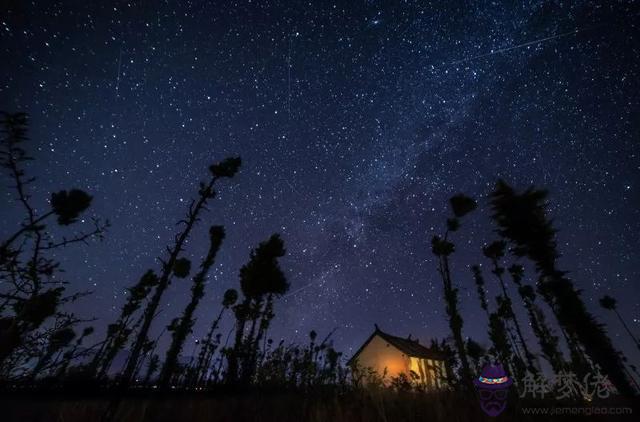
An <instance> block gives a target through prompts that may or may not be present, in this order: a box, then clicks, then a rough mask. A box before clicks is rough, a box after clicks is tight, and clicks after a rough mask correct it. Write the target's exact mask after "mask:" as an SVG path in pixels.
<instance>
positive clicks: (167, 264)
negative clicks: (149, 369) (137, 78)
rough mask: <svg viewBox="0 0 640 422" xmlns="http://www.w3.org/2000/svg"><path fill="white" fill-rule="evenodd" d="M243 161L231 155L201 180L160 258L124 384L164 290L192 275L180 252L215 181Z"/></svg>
mask: <svg viewBox="0 0 640 422" xmlns="http://www.w3.org/2000/svg"><path fill="white" fill-rule="evenodd" d="M240 164H241V161H240V158H239V157H238V158H227V159H226V160H224V161H222V162H221V163H220V164H214V165H212V166H211V167H209V170H210V172H211V179H209V181H208V182H207V183H204V182H201V183H200V189H199V190H198V199H197V200H192V201H191V204H190V205H189V209H188V211H187V215H186V218H185V219H184V220H181V221H180V223H181V224H183V225H184V228H183V229H182V231H181V232H180V233H178V234H177V235H176V236H175V241H174V244H173V245H172V246H171V247H167V253H168V254H169V256H168V258H167V259H166V260H164V259H161V260H160V262H161V264H162V270H161V272H160V276H159V278H158V284H157V285H156V287H155V291H154V294H153V296H152V298H151V300H150V302H149V304H148V305H147V307H146V309H145V311H144V317H143V321H142V325H141V327H140V330H139V332H138V336H137V338H136V340H135V342H134V344H133V347H132V349H131V356H130V357H129V361H128V362H127V365H126V367H125V370H124V372H123V374H122V377H121V383H122V385H123V386H126V385H128V384H129V382H130V381H131V378H132V377H133V375H134V372H135V370H136V367H137V365H138V360H139V358H140V354H141V352H142V347H143V345H144V343H145V341H146V340H147V336H148V333H149V329H150V328H151V323H152V322H153V320H154V319H155V317H156V311H157V309H158V306H160V301H161V299H162V296H163V295H164V292H165V291H166V289H167V287H169V284H170V282H171V279H172V276H173V275H175V276H176V277H186V276H187V275H188V272H189V267H190V264H187V261H186V258H181V257H180V254H181V253H182V252H183V249H184V245H185V242H186V240H187V239H188V238H189V235H190V234H191V231H192V230H193V228H194V226H195V224H196V223H197V222H198V220H199V216H200V213H202V212H203V211H204V210H205V209H206V205H207V203H208V201H209V200H210V199H212V198H213V197H214V196H215V190H214V186H215V183H216V182H217V181H218V180H219V179H221V178H232V177H233V176H234V175H235V174H236V173H237V171H238V169H239V168H240Z"/></svg>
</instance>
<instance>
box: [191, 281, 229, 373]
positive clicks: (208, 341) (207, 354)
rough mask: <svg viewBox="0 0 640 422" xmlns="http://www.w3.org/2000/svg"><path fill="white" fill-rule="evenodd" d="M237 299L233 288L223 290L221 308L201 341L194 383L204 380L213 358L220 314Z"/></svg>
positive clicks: (217, 340) (218, 338) (218, 339)
mask: <svg viewBox="0 0 640 422" xmlns="http://www.w3.org/2000/svg"><path fill="white" fill-rule="evenodd" d="M237 301H238V292H237V290H235V289H227V290H226V291H225V292H224V296H223V299H222V309H221V310H220V313H219V314H218V316H217V317H216V318H215V319H214V320H213V323H212V324H211V328H210V329H209V332H208V333H207V336H206V337H205V338H204V340H203V341H202V343H201V348H200V353H199V354H198V360H197V363H196V370H195V377H194V383H195V384H196V385H198V384H200V383H201V382H203V381H204V379H205V377H206V376H207V374H208V373H209V368H210V366H211V359H212V358H213V354H214V353H215V351H216V348H217V346H218V345H219V343H220V337H219V336H218V337H217V339H216V341H215V342H214V336H213V335H214V333H215V331H216V330H217V329H218V325H219V324H220V320H221V319H222V315H223V314H224V312H225V311H226V310H227V309H229V308H230V307H232V306H233V305H235V303H236V302H237Z"/></svg>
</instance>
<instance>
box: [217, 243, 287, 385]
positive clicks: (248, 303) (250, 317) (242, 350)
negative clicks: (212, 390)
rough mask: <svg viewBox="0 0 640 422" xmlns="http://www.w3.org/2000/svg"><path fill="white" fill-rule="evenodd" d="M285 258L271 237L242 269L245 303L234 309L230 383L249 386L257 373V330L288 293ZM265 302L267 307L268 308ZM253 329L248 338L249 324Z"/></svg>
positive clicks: (241, 286)
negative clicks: (281, 260)
mask: <svg viewBox="0 0 640 422" xmlns="http://www.w3.org/2000/svg"><path fill="white" fill-rule="evenodd" d="M284 254H285V249H284V242H283V241H282V239H281V238H280V236H279V235H277V234H274V235H272V236H271V237H270V238H269V240H267V241H265V242H261V243H260V244H259V245H258V247H257V248H256V249H254V250H253V251H251V256H250V258H249V262H248V263H247V264H246V265H244V266H243V267H242V268H241V269H240V288H241V290H242V293H243V295H244V300H243V301H242V302H241V303H240V304H238V305H236V306H235V308H234V311H235V314H236V336H235V343H234V347H233V352H232V353H230V354H229V359H228V366H227V382H229V383H232V384H234V383H236V382H237V381H238V380H240V382H241V383H242V384H244V385H246V384H249V383H250V382H251V379H252V377H253V375H254V373H255V366H256V363H257V357H258V356H257V355H258V350H257V349H258V344H257V339H256V336H255V330H256V328H258V327H257V324H258V321H261V322H260V324H261V327H260V329H263V328H262V327H263V326H264V325H265V324H267V323H268V321H269V320H270V319H271V318H272V317H273V313H272V311H271V309H272V301H273V298H274V297H275V296H281V295H283V294H285V293H286V292H287V290H288V289H289V283H288V282H287V279H286V277H285V275H284V273H283V272H282V270H281V269H280V265H279V264H278V258H281V257H283V256H284ZM265 298H266V305H265ZM249 321H250V322H251V326H250V329H249V331H248V333H246V335H245V328H246V324H247V322H249Z"/></svg>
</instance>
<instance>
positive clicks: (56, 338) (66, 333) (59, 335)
mask: <svg viewBox="0 0 640 422" xmlns="http://www.w3.org/2000/svg"><path fill="white" fill-rule="evenodd" d="M75 337H76V333H75V332H74V331H73V329H72V328H70V327H67V328H63V329H60V330H57V331H55V332H54V333H53V334H52V335H51V337H49V342H48V344H47V348H46V350H45V352H44V353H43V354H42V355H41V356H40V358H39V359H38V362H37V363H36V365H35V366H34V367H33V371H32V372H31V377H32V378H35V377H36V376H37V375H38V374H39V373H40V371H41V370H42V369H43V368H44V367H45V365H47V364H48V363H49V361H50V360H51V358H52V357H53V355H54V354H55V353H57V352H59V351H60V350H61V349H63V348H65V347H67V346H68V345H69V343H71V341H72V340H73V339H74V338H75Z"/></svg>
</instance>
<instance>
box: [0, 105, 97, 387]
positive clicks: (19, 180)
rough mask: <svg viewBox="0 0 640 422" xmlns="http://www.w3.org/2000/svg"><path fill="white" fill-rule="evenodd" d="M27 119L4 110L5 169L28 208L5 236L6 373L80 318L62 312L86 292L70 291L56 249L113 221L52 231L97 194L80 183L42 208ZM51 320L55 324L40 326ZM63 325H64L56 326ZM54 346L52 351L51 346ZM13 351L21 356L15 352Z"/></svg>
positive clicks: (2, 339) (1, 303) (1, 154)
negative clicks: (35, 192)
mask: <svg viewBox="0 0 640 422" xmlns="http://www.w3.org/2000/svg"><path fill="white" fill-rule="evenodd" d="M27 123H28V122H27V115H26V114H25V113H15V114H9V113H5V112H0V125H1V127H2V129H1V134H0V136H1V138H0V168H2V169H4V170H6V172H7V175H8V177H9V180H11V182H12V188H14V189H15V192H16V196H15V198H16V202H17V203H18V204H19V205H20V206H21V207H22V208H23V209H24V213H25V217H24V220H23V221H22V222H21V223H20V224H19V228H17V229H15V231H13V233H12V234H10V235H8V237H7V238H6V239H5V240H2V241H0V376H7V375H8V374H9V373H11V372H12V371H13V370H14V369H16V368H15V364H16V363H17V362H21V363H27V362H26V361H27V360H29V359H30V356H31V353H30V352H28V350H27V349H31V348H33V347H35V345H36V343H37V342H39V341H42V340H46V339H47V338H48V340H47V341H48V344H49V345H50V347H51V348H53V347H54V346H55V347H58V346H59V345H60V344H61V343H60V340H62V339H64V338H66V337H64V336H63V335H62V333H67V332H68V331H67V330H66V329H67V328H69V329H70V327H69V326H70V325H73V323H75V322H78V319H77V318H75V317H71V316H68V315H66V314H64V313H63V312H61V311H60V307H61V306H62V305H63V304H69V303H72V302H74V301H75V300H77V299H78V298H80V297H81V296H83V295H84V294H73V295H68V296H65V294H64V292H65V285H66V284H67V283H66V282H65V281H64V280H63V279H61V272H62V270H61V269H60V264H59V262H57V261H56V260H55V259H54V258H52V256H53V254H52V252H54V251H55V250H57V249H60V248H64V247H66V246H69V245H73V244H76V243H87V241H88V240H90V239H92V238H97V239H102V236H103V234H104V232H105V230H106V229H107V227H108V226H109V223H108V221H107V222H104V223H103V222H101V221H100V220H98V219H92V221H93V225H94V227H93V229H92V230H91V231H88V232H80V233H79V234H76V235H74V236H72V237H70V238H67V237H64V236H63V237H61V238H60V237H56V236H54V234H53V233H52V232H51V231H49V228H48V224H49V221H50V220H51V219H52V218H55V220H56V222H57V224H58V225H59V226H69V225H72V224H73V223H75V222H76V221H77V220H78V218H79V216H80V214H82V213H83V212H85V211H86V210H87V209H88V208H89V206H90V205H91V200H92V197H91V196H90V195H88V194H87V193H85V192H84V191H82V190H79V189H71V190H69V191H66V190H62V191H59V192H54V193H52V195H51V199H50V209H49V210H48V211H45V212H43V213H39V212H38V209H37V208H36V207H35V206H34V205H33V204H32V197H31V194H30V193H29V187H30V185H31V184H32V183H33V182H34V181H35V178H33V177H28V176H27V174H26V171H25V168H24V167H25V165H26V163H27V162H29V161H31V160H32V157H30V156H29V154H28V153H27V152H26V150H25V147H24V145H25V143H26V142H27V141H28V138H27ZM52 318H53V319H59V320H64V321H65V322H64V324H63V325H65V326H64V327H60V326H57V324H45V322H46V321H48V320H50V319H52ZM47 325H48V326H53V327H56V328H55V329H48V328H45V329H43V330H40V331H38V330H39V329H40V328H41V327H43V326H47ZM63 328H64V331H56V330H58V329H60V330H62V329H63ZM51 348H49V349H47V351H48V352H51V351H52V350H53V349H51ZM57 350H59V349H56V351H57ZM47 351H45V354H46V353H47ZM54 353H55V351H54ZM12 355H14V356H16V357H17V358H16V359H13V358H11V356H12ZM10 358H11V359H10ZM50 358H51V356H48V357H47V356H41V357H40V359H39V360H38V362H36V368H37V369H41V368H43V367H44V365H46V364H47V361H48V359H50ZM43 359H44V360H43ZM9 360H11V363H9Z"/></svg>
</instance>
